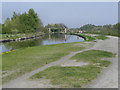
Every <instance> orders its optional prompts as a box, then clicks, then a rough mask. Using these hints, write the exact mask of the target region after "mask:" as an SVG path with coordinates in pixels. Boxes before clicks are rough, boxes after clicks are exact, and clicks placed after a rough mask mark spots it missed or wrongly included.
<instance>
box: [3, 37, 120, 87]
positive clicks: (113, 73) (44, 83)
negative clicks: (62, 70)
mask: <svg viewBox="0 0 120 90" xmlns="http://www.w3.org/2000/svg"><path fill="white" fill-rule="evenodd" d="M109 38H110V39H107V40H104V41H102V40H99V41H98V42H96V44H95V45H94V46H93V48H90V49H84V50H81V51H78V52H72V53H70V54H69V55H67V56H64V57H62V58H61V59H60V60H58V61H56V62H52V63H50V64H47V65H45V66H43V67H41V68H39V69H37V70H34V71H32V72H30V73H26V74H25V75H23V76H21V77H18V78H17V79H15V80H12V81H10V82H8V83H6V84H4V85H3V88H51V87H57V86H53V85H51V84H50V80H30V79H29V77H30V76H32V75H34V74H36V73H38V72H40V71H43V70H45V69H47V68H48V67H51V66H55V65H60V64H62V63H63V62H65V61H67V60H69V59H70V58H71V57H72V56H74V55H75V54H77V53H80V52H84V51H87V50H91V49H95V50H105V51H109V52H113V53H117V55H118V52H117V51H118V47H117V45H118V44H117V43H118V42H117V41H118V38H117V37H112V36H111V37H109ZM109 60H110V61H112V65H111V66H109V67H108V68H107V69H105V70H104V71H103V72H102V73H101V74H100V75H99V77H98V78H97V79H96V80H94V81H93V82H92V83H91V84H90V85H88V86H87V87H90V88H117V87H118V58H117V57H115V58H111V59H109Z"/></svg>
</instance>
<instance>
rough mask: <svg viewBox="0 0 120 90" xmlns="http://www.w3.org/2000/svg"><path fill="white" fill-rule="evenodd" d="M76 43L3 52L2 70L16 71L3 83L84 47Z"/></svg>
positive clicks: (4, 79) (5, 78)
mask: <svg viewBox="0 0 120 90" xmlns="http://www.w3.org/2000/svg"><path fill="white" fill-rule="evenodd" d="M80 43H82V42H80ZM74 44H75V43H66V44H56V45H45V46H36V47H28V48H21V49H19V50H16V51H14V52H11V53H8V54H3V55H2V70H3V71H14V73H12V74H10V75H8V76H7V77H4V78H3V83H4V82H7V81H9V80H12V79H14V78H16V77H18V76H20V75H22V74H24V73H27V72H30V71H32V70H35V69H37V68H40V67H41V66H44V65H45V64H48V63H50V62H53V61H56V60H58V59H60V58H61V57H63V56H65V55H67V54H69V53H70V52H74V51H79V50H82V49H84V46H83V47H82V46H81V47H76V46H75V45H74Z"/></svg>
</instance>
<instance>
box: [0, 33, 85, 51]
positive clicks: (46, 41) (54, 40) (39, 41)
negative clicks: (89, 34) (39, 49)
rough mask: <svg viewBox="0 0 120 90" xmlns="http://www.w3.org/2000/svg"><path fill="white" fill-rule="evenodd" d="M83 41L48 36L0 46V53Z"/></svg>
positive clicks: (57, 35) (60, 36)
mask: <svg viewBox="0 0 120 90" xmlns="http://www.w3.org/2000/svg"><path fill="white" fill-rule="evenodd" d="M81 41H84V39H83V38H81V37H79V36H75V35H65V34H49V35H45V36H43V37H39V38H36V39H31V40H26V41H16V42H10V43H5V44H2V45H0V47H2V49H0V50H1V51H0V52H6V51H10V50H13V49H19V48H25V47H32V46H40V45H50V44H59V43H70V42H81Z"/></svg>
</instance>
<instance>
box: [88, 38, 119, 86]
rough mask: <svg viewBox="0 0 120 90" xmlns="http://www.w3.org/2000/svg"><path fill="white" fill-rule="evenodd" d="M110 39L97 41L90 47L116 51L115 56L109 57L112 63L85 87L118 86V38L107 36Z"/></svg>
mask: <svg viewBox="0 0 120 90" xmlns="http://www.w3.org/2000/svg"><path fill="white" fill-rule="evenodd" d="M109 38H110V39H107V40H104V41H98V42H97V43H96V44H95V45H94V47H93V48H92V49H97V50H105V51H109V52H112V53H116V54H117V55H116V57H114V58H110V59H108V60H110V61H111V62H112V65H110V66H109V67H108V68H106V69H105V70H103V71H102V73H101V74H100V75H99V76H98V78H97V79H96V80H93V81H92V82H91V83H90V84H89V85H88V86H86V87H87V88H118V38H117V37H113V36H109Z"/></svg>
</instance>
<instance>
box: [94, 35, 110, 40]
mask: <svg viewBox="0 0 120 90" xmlns="http://www.w3.org/2000/svg"><path fill="white" fill-rule="evenodd" d="M96 38H97V39H101V40H105V39H108V37H106V36H104V35H99V36H96Z"/></svg>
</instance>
